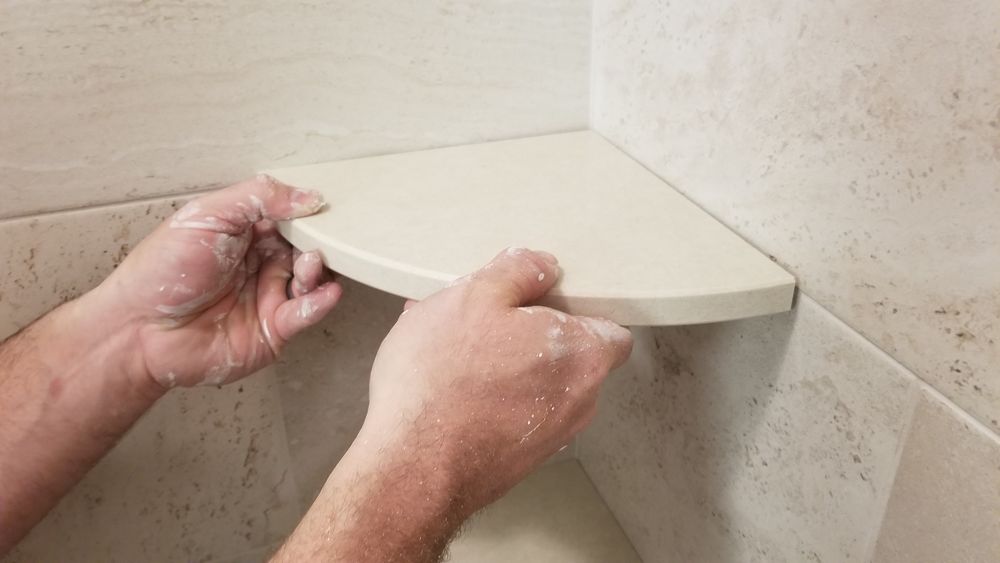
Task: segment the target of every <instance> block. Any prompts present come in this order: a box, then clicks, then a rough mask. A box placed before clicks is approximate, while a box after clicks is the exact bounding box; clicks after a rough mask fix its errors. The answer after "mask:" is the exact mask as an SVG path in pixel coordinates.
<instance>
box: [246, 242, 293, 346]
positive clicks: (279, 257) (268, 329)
mask: <svg viewBox="0 0 1000 563" xmlns="http://www.w3.org/2000/svg"><path fill="white" fill-rule="evenodd" d="M262 260H263V261H262V263H261V266H260V271H259V272H258V273H257V294H256V296H255V297H256V304H257V314H258V316H259V317H260V319H261V328H262V329H263V331H264V336H265V337H266V338H267V341H268V344H269V345H270V346H271V350H273V351H274V353H275V354H277V353H278V351H279V350H281V347H282V346H283V345H284V343H285V341H284V339H282V338H281V337H280V333H278V332H277V331H276V330H275V315H276V311H277V310H278V308H279V307H280V306H281V305H282V304H284V303H285V302H286V301H288V296H287V295H286V294H285V288H286V287H287V286H288V280H290V279H291V277H292V254H291V250H288V251H287V252H273V253H270V254H268V255H267V256H266V257H265V258H263V259H262Z"/></svg>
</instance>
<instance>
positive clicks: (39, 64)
mask: <svg viewBox="0 0 1000 563" xmlns="http://www.w3.org/2000/svg"><path fill="white" fill-rule="evenodd" d="M3 16H4V17H3V18H2V19H0V37H3V41H0V68H3V69H4V72H3V73H2V75H0V98H2V99H3V104H2V105H0V200H2V201H3V204H2V205H0V217H5V216H6V217H9V216H13V215H24V214H27V213H30V212H33V211H39V210H52V209H64V208H67V207H73V206H80V205H85V204H91V203H96V202H109V201H120V200H123V199H130V198H135V197H138V196H150V195H156V194H169V193H179V192H183V191H189V190H192V189H197V188H203V187H211V186H219V185H222V184H226V183H230V182H232V181H235V180H238V179H241V178H243V177H245V176H247V175H249V174H251V173H252V172H254V171H256V170H260V169H263V168H269V167H274V166H285V165H294V164H307V163H313V162H318V161H324V160H332V159H339V158H347V157H351V156H360V155H366V154H375V153H385V152H398V151H401V150H407V149H417V148H426V147H431V146H443V145H450V144H458V143H464V142H470V141H477V140H485V139H495V138H506V137H515V136H522V135H529V134H539V133H545V132H557V131H565V130H573V129H579V128H582V127H584V126H586V122H587V111H588V64H587V63H588V53H589V49H588V40H589V34H590V6H589V3H588V2H581V1H579V0H553V1H548V2H541V3H539V2H534V1H531V0H513V1H508V0H502V1H501V0H489V1H485V2H454V1H443V2H395V1H392V0H375V1H371V2H355V1H351V0H336V1H333V2H329V1H320V0H304V1H299V2H295V3H292V4H287V3H284V4H274V3H271V2H265V1H263V0H254V1H250V2H238V3H234V2H226V1H223V0H208V1H205V2H197V3H191V2H182V1H178V0H171V1H163V2H153V3H144V2H140V3H121V2H114V1H110V0H86V1H81V2H65V3H58V4H50V5H47V6H45V8H44V9H40V8H39V6H38V5H36V4H34V3H31V2H9V3H7V4H5V6H4V14H3Z"/></svg>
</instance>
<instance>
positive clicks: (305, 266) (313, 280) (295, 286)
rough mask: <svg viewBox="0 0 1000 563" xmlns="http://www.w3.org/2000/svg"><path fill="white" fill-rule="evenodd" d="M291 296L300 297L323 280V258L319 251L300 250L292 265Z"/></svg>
mask: <svg viewBox="0 0 1000 563" xmlns="http://www.w3.org/2000/svg"><path fill="white" fill-rule="evenodd" d="M292 274H293V277H292V296H293V297H301V296H303V295H305V294H307V293H309V292H310V291H312V290H314V289H316V288H317V287H319V285H320V283H322V281H323V260H322V258H320V255H319V252H317V251H315V250H312V251H309V252H302V253H300V254H299V256H298V258H296V259H295V261H294V262H293V266H292Z"/></svg>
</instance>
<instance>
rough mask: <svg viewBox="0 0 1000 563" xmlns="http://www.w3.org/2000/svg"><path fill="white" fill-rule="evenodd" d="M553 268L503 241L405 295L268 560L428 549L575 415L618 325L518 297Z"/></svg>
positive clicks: (613, 351)
mask: <svg viewBox="0 0 1000 563" xmlns="http://www.w3.org/2000/svg"><path fill="white" fill-rule="evenodd" d="M558 274H559V269H558V266H557V265H556V260H555V258H554V257H552V256H551V255H549V254H546V253H543V252H531V251H528V250H523V249H512V250H507V251H505V252H503V253H501V254H500V255H499V256H497V257H496V258H495V259H494V260H493V261H492V262H491V263H490V264H489V265H487V266H486V267H485V268H483V269H481V270H479V271H478V272H476V273H474V274H472V275H470V276H467V277H465V278H462V279H461V280H459V281H458V282H457V283H456V284H453V286H452V287H450V288H448V289H445V290H443V291H441V292H438V293H436V294H434V295H433V296H431V297H429V298H428V299H426V300H424V301H423V302H421V303H408V304H407V309H406V311H405V312H404V313H403V315H402V316H401V317H400V319H399V322H397V323H396V326H395V327H394V328H393V329H392V331H391V332H390V333H389V336H387V337H386V339H385V341H384V342H383V343H382V347H381V349H380V350H379V352H378V356H377V357H376V359H375V365H374V367H373V368H372V378H371V389H370V399H369V406H368V416H367V417H366V418H365V422H364V425H363V426H362V429H361V432H360V433H359V434H358V437H357V439H356V440H355V441H354V443H353V444H352V445H351V447H350V449H349V450H348V451H347V453H346V454H345V456H344V458H343V459H341V461H340V463H338V464H337V467H336V468H335V469H334V471H333V473H332V474H331V475H330V478H329V479H328V480H327V482H326V485H325V486H324V487H323V490H322V491H321V492H320V494H319V496H318V497H317V498H316V501H315V502H314V503H313V505H312V507H311V508H310V509H309V512H308V513H307V514H306V516H305V518H304V519H303V520H302V522H301V523H300V524H299V526H298V528H296V530H295V532H294V533H293V534H292V536H291V537H290V538H289V540H288V542H287V543H286V544H285V545H284V546H283V547H282V548H281V550H280V551H279V552H278V553H277V554H276V555H275V556H274V558H273V559H272V561H273V562H278V563H284V562H291V561H320V560H322V561H384V562H392V561H406V562H408V563H431V562H436V561H440V558H441V554H442V553H443V552H444V550H445V548H446V546H447V544H448V542H449V541H450V539H451V537H452V535H454V533H455V532H456V531H457V530H458V528H459V527H460V526H461V523H462V522H463V521H464V520H465V519H466V518H468V517H469V516H470V515H471V514H472V513H473V512H475V511H476V510H478V509H480V508H482V507H483V506H485V505H486V504H489V503H490V502H492V501H494V500H496V499H497V498H498V497H500V496H501V495H502V494H503V493H504V492H506V491H507V490H508V489H510V488H511V487H512V486H514V484H516V483H517V482H518V481H520V480H521V479H522V478H523V477H524V476H525V475H527V474H528V473H529V472H530V471H531V470H532V469H534V468H535V467H537V466H538V465H539V464H541V463H542V462H543V461H544V460H545V459H546V458H548V457H549V456H551V455H552V454H553V453H555V452H556V451H558V450H559V449H560V448H562V447H563V446H564V445H565V444H566V443H568V442H569V441H570V440H571V439H572V438H573V436H574V435H575V434H576V433H577V432H579V431H580V430H581V429H583V427H585V426H586V425H587V423H588V422H589V421H590V420H591V418H593V416H594V413H595V409H596V404H597V392H598V388H599V387H600V385H601V382H602V381H603V380H604V378H605V377H606V376H607V374H608V371H610V370H611V369H613V368H614V367H616V366H618V365H620V364H621V363H622V362H624V361H625V359H626V358H627V357H628V355H629V353H630V352H631V349H632V335H631V333H630V332H629V331H628V330H626V329H624V328H622V327H620V326H618V325H616V324H614V323H612V322H610V321H606V320H602V319H594V318H587V317H573V316H569V315H565V314H563V313H560V312H559V311H555V310H553V309H548V308H545V307H530V306H529V307H525V306H523V305H525V304H528V303H530V302H532V301H534V300H536V299H538V298H539V297H541V296H542V295H544V294H545V292H546V291H548V290H549V289H550V288H551V287H552V286H553V285H554V284H555V282H556V278H557V277H558Z"/></svg>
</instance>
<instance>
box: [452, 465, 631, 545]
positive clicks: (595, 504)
mask: <svg viewBox="0 0 1000 563" xmlns="http://www.w3.org/2000/svg"><path fill="white" fill-rule="evenodd" d="M449 551H450V553H451V557H449V558H448V559H447V561H449V562H451V563H508V562H510V561H522V562H524V563H535V562H542V561H544V562H545V563H611V562H613V563H640V560H639V557H638V555H637V554H636V552H635V550H634V549H633V548H632V545H631V544H630V543H629V541H628V538H626V537H625V534H624V533H623V532H622V529H621V527H620V526H619V525H618V523H617V522H616V521H615V518H614V516H613V515H612V514H611V511H610V510H608V508H607V506H605V505H604V502H603V501H602V500H601V497H600V496H599V495H598V494H597V491H596V490H595V489H594V486H593V484H591V482H590V480H589V479H587V475H586V474H585V473H584V472H583V469H581V468H580V465H579V463H577V462H576V461H573V460H571V461H566V462H562V463H556V464H551V465H548V466H546V467H543V468H542V469H540V470H538V471H536V472H535V473H534V474H532V475H530V476H529V477H528V478H527V479H525V480H524V482H522V483H521V484H519V485H518V486H516V487H515V488H514V489H512V490H511V491H510V492H509V493H508V494H507V495H506V496H505V497H504V498H502V499H500V500H499V501H497V502H496V503H494V504H493V505H491V506H489V507H487V508H486V509H485V510H483V511H482V512H481V513H480V514H478V515H477V516H475V517H474V518H473V519H472V520H471V521H470V522H469V523H468V524H467V525H466V527H465V529H464V530H463V532H462V534H461V535H460V536H459V537H458V539H456V540H455V541H454V542H453V543H452V545H451V548H450V550H449Z"/></svg>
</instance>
